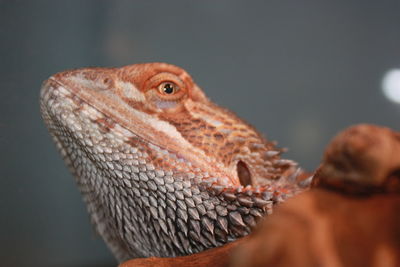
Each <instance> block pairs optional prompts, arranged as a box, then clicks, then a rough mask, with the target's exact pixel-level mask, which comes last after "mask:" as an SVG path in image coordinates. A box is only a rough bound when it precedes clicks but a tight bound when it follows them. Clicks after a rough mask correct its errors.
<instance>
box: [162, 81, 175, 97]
mask: <svg viewBox="0 0 400 267" xmlns="http://www.w3.org/2000/svg"><path fill="white" fill-rule="evenodd" d="M158 91H159V92H160V93H161V94H163V95H173V94H176V93H177V92H178V91H179V86H178V85H176V84H175V83H173V82H163V83H161V84H160V85H159V86H158Z"/></svg>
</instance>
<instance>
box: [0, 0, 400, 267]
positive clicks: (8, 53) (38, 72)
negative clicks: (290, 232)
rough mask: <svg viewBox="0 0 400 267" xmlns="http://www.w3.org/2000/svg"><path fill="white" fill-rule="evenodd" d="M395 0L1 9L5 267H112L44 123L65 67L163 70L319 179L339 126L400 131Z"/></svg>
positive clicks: (0, 198)
mask: <svg viewBox="0 0 400 267" xmlns="http://www.w3.org/2000/svg"><path fill="white" fill-rule="evenodd" d="M399 14H400V2H399V1H329V2H328V1H215V0H212V1H211V0H210V1H1V0H0V36H1V42H0V62H1V63H0V87H1V88H0V150H1V153H0V212H1V213H0V264H1V265H2V266H112V265H115V264H116V261H115V260H114V259H113V257H112V255H111V254H110V253H109V252H108V250H107V248H106V247H105V245H104V244H103V242H102V241H101V239H100V238H98V237H97V236H96V235H95V233H94V231H93V229H92V227H91V226H90V224H89V220H88V216H87V214H86V211H85V207H84V205H83V203H82V201H81V198H80V195H79V193H78V190H77V189H76V187H75V184H74V181H73V179H72V177H71V175H70V174H69V173H68V171H67V169H66V168H65V167H64V164H63V162H62V160H61V158H60V157H59V155H58V153H57V151H56V149H55V147H54V145H53V143H52V142H51V140H50V138H49V135H48V133H47V131H46V129H45V127H44V125H43V123H42V121H41V118H40V114H39V106H38V94H39V88H40V84H41V82H42V81H43V80H44V79H46V78H47V77H48V76H49V75H51V74H53V73H55V72H58V71H62V70H65V69H68V68H78V67H84V66H120V65H126V64H132V63H138V62H151V61H165V62H169V63H173V64H176V65H179V66H182V67H184V68H185V69H187V70H188V71H189V72H190V73H191V74H192V76H193V77H194V79H195V80H196V81H197V83H198V84H199V85H200V86H201V87H203V89H204V90H205V91H206V93H207V94H208V95H209V96H210V97H211V99H213V100H214V101H216V102H217V103H219V104H221V105H223V106H225V107H228V108H230V109H232V110H234V111H235V112H236V113H238V114H239V115H240V116H241V117H243V118H245V119H246V120H248V121H249V122H250V123H252V124H253V125H255V126H256V127H257V128H258V129H259V130H260V131H261V132H263V133H264V134H266V135H267V137H269V138H271V139H274V140H277V141H279V144H280V145H282V146H285V147H288V148H290V151H289V152H288V153H287V157H289V158H292V159H295V160H297V161H299V162H300V164H301V165H302V166H304V167H305V168H307V169H309V170H313V169H315V168H316V167H317V166H318V164H319V161H320V159H321V155H322V153H323V148H324V147H325V145H326V144H327V143H328V142H329V140H330V138H332V136H333V135H334V134H335V133H337V132H338V131H340V130H341V129H343V128H345V127H347V126H349V125H351V124H355V123H360V122H369V123H376V124H381V125H386V126H389V127H392V128H394V129H397V130H398V129H399V126H398V119H399V109H398V107H397V106H396V105H395V104H392V103H390V102H389V101H388V100H386V99H385V98H384V96H383V94H382V92H381V88H380V84H381V80H382V77H383V75H384V73H385V72H386V71H387V70H389V69H391V68H396V67H399V64H400V54H399V53H400V27H399V26H400V15H399Z"/></svg>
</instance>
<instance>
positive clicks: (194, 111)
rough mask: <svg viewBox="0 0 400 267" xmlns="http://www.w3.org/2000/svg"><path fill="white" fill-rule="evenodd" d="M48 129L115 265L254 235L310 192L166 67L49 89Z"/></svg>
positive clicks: (294, 170) (79, 73) (67, 77)
mask: <svg viewBox="0 0 400 267" xmlns="http://www.w3.org/2000/svg"><path fill="white" fill-rule="evenodd" d="M40 102H41V112H42V117H43V119H44V121H45V123H46V125H47V127H48V130H49V132H50V134H51V136H52V137H53V139H54V141H55V143H56V145H57V147H58V149H59V151H60V152H61V155H62V157H63V158H64V160H65V162H66V164H67V165H68V167H69V169H70V170H71V172H72V173H73V175H74V176H75V178H76V182H77V184H78V187H79V189H80V191H81V193H82V195H83V199H84V201H85V202H86V204H87V209H88V212H89V213H90V217H91V221H92V222H93V224H94V225H95V228H96V230H97V232H98V233H99V234H100V235H101V236H102V238H103V239H104V240H105V242H106V243H107V245H108V246H109V248H110V249H111V251H112V252H113V254H114V255H115V256H116V258H117V259H118V260H119V261H120V262H122V261H124V260H127V259H130V258H135V257H149V256H157V257H174V256H180V255H188V254H192V253H196V252H199V251H203V250H205V249H208V248H212V247H216V246H221V245H223V244H225V243H227V242H230V241H233V240H235V239H237V238H240V237H243V236H245V235H247V234H248V233H249V232H250V231H251V229H252V228H253V227H254V226H255V225H256V222H257V221H258V219H260V218H261V217H263V216H264V215H266V214H270V213H271V212H272V208H273V205H274V204H276V203H279V202H281V201H283V200H285V199H286V198H288V197H290V196H292V195H294V194H296V193H298V192H300V191H302V190H303V188H304V187H307V185H308V184H309V182H310V180H309V179H308V180H306V181H302V182H301V183H299V181H298V177H299V175H301V174H302V170H301V169H300V168H299V167H298V166H297V164H296V163H295V162H294V161H291V160H287V159H281V158H280V154H281V152H282V149H278V148H276V147H275V143H274V142H270V141H268V140H266V139H265V138H264V137H263V136H262V135H261V134H260V133H258V132H257V131H256V130H255V129H254V128H253V127H251V126H250V125H249V124H247V123H246V122H244V121H243V120H241V119H240V118H238V117H237V116H236V115H234V114H233V113H232V112H230V111H229V110H227V109H224V108H221V107H219V106H217V105H216V104H214V103H213V102H211V101H210V100H209V99H208V98H207V97H206V95H205V94H204V93H203V91H202V90H201V89H200V87H198V86H197V85H196V84H195V83H194V81H193V80H192V78H191V77H190V76H189V74H188V73H187V72H186V71H184V70H183V69H181V68H179V67H176V66H173V65H169V64H165V63H146V64H135V65H130V66H125V67H121V68H83V69H77V70H69V71H64V72H61V73H57V74H55V75H53V76H51V77H50V78H49V79H48V80H46V81H45V82H44V83H43V86H42V88H41V95H40Z"/></svg>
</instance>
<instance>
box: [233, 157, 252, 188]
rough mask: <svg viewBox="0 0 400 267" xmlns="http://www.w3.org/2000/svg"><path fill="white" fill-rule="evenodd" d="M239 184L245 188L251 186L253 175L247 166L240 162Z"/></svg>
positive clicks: (237, 168)
mask: <svg viewBox="0 0 400 267" xmlns="http://www.w3.org/2000/svg"><path fill="white" fill-rule="evenodd" d="M236 170H237V174H238V177H239V182H240V184H241V185H243V186H247V185H251V174H250V170H249V168H248V167H247V164H246V163H244V162H243V161H241V160H239V161H238V163H237V165H236Z"/></svg>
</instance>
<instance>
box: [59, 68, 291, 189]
mask: <svg viewBox="0 0 400 267" xmlns="http://www.w3.org/2000/svg"><path fill="white" fill-rule="evenodd" d="M52 80H53V81H56V82H58V83H61V84H64V85H66V87H67V88H69V89H70V90H71V91H72V92H73V94H74V95H76V96H77V97H78V98H79V99H81V100H83V101H85V102H86V103H90V105H91V106H93V107H94V108H95V109H97V110H99V111H100V112H102V113H104V114H106V115H108V117H109V118H113V120H114V121H115V122H116V123H118V124H120V125H122V126H123V127H125V128H127V129H128V130H129V131H131V132H132V133H134V134H135V136H137V137H139V139H141V140H143V141H146V142H148V143H150V144H152V145H155V146H157V147H159V148H160V149H165V150H167V151H169V152H172V153H173V154H175V155H178V157H182V158H184V159H185V160H186V161H187V162H190V163H191V164H192V165H193V166H195V167H198V168H201V169H203V170H205V171H207V172H208V173H210V174H211V175H213V176H224V177H227V178H228V180H229V183H231V184H232V185H235V186H237V185H243V186H247V185H251V186H256V185H265V184H269V183H270V182H271V180H274V179H278V178H280V177H282V176H288V175H291V174H292V173H293V172H294V171H295V170H297V168H296V167H295V165H296V164H295V163H294V162H293V161H290V160H282V159H280V157H279V154H280V152H281V150H279V149H276V148H275V145H274V143H273V142H268V141H267V140H266V139H265V138H264V137H263V136H262V135H261V134H260V133H258V132H257V131H256V130H255V129H254V128H253V127H252V126H250V125H249V124H247V123H246V122H244V121H243V120H241V119H240V118H238V117H237V116H236V115H235V114H233V113H232V112H230V111H229V110H227V109H224V108H221V107H219V106H217V105H216V104H214V103H213V102H211V101H210V100H209V99H208V98H207V97H206V96H205V94H204V93H203V91H202V90H201V89H200V88H199V86H197V85H196V83H194V81H193V79H192V78H191V77H190V75H189V74H188V73H187V72H186V71H185V70H183V69H181V68H179V67H177V66H174V65H170V64H165V63H146V64H135V65H130V66H125V67H122V68H109V69H106V68H88V69H82V70H73V71H67V72H62V73H59V74H57V75H55V76H54V77H53V78H52ZM97 123H100V124H103V126H104V124H107V123H105V121H104V120H98V121H97ZM105 126H107V127H110V123H108V125H105ZM137 140H138V139H137V138H131V139H130V142H131V144H132V145H135V144H136V143H137ZM136 145H137V144H136ZM150 150H151V149H148V153H149V151H150ZM152 151H154V149H153V150H152ZM151 157H152V158H153V162H155V163H156V164H157V165H158V166H160V167H162V168H163V169H168V168H179V164H178V165H175V166H169V165H170V163H169V161H166V160H165V158H164V157H160V155H155V154H154V153H152V155H151ZM166 165H168V166H166Z"/></svg>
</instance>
